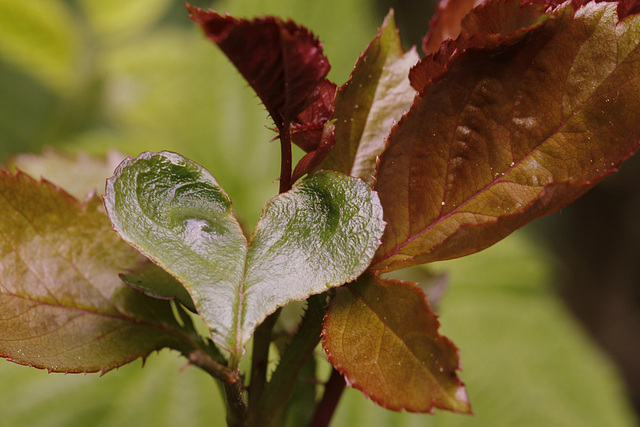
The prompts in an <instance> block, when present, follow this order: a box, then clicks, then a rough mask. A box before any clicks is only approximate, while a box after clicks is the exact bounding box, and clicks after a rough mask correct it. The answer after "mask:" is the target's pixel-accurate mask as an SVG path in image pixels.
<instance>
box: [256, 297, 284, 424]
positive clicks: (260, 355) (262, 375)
mask: <svg viewBox="0 0 640 427" xmlns="http://www.w3.org/2000/svg"><path fill="white" fill-rule="evenodd" d="M279 315H280V309H278V310H276V311H275V313H273V314H271V315H270V316H268V317H267V318H266V319H264V322H262V323H261V324H260V326H258V327H257V328H256V331H255V332H254V333H253V351H252V353H251V383H250V384H249V408H250V411H251V412H253V408H255V407H256V406H257V404H258V402H259V401H260V398H261V396H262V393H263V391H264V387H265V384H266V383H267V367H268V364H269V346H270V345H271V331H272V329H273V326H274V325H275V323H276V321H277V320H278V316H279Z"/></svg>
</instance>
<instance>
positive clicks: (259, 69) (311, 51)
mask: <svg viewBox="0 0 640 427" xmlns="http://www.w3.org/2000/svg"><path fill="white" fill-rule="evenodd" d="M187 8H188V9H189V13H190V16H191V19H193V20H194V22H195V23H197V24H198V25H200V26H201V27H202V29H203V30H204V32H205V34H206V35H207V37H209V38H210V39H211V40H212V41H213V42H214V43H216V44H217V45H218V46H219V47H220V49H222V51H223V52H224V53H225V55H227V57H228V58H229V59H230V60H231V62H232V63H233V64H234V65H235V66H236V68H237V69H238V71H240V73H241V74H242V76H243V77H244V78H245V79H246V80H247V81H248V82H249V84H250V85H251V87H252V88H253V90H255V92H256V93H257V94H258V96H259V97H260V99H261V100H262V103H263V104H264V105H265V107H266V108H267V111H269V114H270V115H271V116H272V117H273V119H274V121H275V122H276V125H277V126H278V127H280V126H283V125H286V126H289V122H291V121H292V120H293V119H294V118H295V117H296V116H297V115H298V114H299V113H301V112H302V111H303V110H304V109H305V108H306V107H307V106H308V105H309V104H311V102H313V101H314V99H312V98H311V95H312V94H313V92H314V89H315V88H316V87H317V86H318V84H320V82H322V81H323V80H324V78H325V77H326V75H327V73H328V72H329V68H330V65H329V61H328V60H327V58H326V57H325V56H324V55H323V53H322V45H321V43H320V42H319V41H318V40H317V39H316V38H315V37H314V35H313V34H312V33H311V32H310V31H308V30H307V29H306V28H304V27H302V26H299V25H297V24H295V23H294V22H293V21H286V22H283V21H281V20H280V19H278V18H274V17H267V18H261V19H254V20H252V21H247V20H242V19H235V18H233V17H231V16H229V15H225V16H222V15H219V14H217V13H216V12H213V11H208V12H205V11H203V10H202V9H199V8H197V7H193V6H187Z"/></svg>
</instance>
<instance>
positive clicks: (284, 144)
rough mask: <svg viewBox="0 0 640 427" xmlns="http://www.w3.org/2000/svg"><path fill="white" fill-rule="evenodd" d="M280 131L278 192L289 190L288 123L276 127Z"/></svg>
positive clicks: (289, 147)
mask: <svg viewBox="0 0 640 427" xmlns="http://www.w3.org/2000/svg"><path fill="white" fill-rule="evenodd" d="M278 130H279V131H280V193H284V192H285V191H289V190H291V170H292V165H291V163H292V160H291V131H290V128H289V123H286V124H284V125H282V126H280V127H278Z"/></svg>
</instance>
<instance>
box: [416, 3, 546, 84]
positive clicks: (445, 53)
mask: <svg viewBox="0 0 640 427" xmlns="http://www.w3.org/2000/svg"><path fill="white" fill-rule="evenodd" d="M460 1H462V0H460ZM462 6H463V5H460V7H462ZM457 12H459V11H456V13H457ZM548 18H549V15H547V14H545V13H543V7H542V6H540V5H530V4H529V5H525V6H520V3H519V1H518V0H492V1H488V2H486V3H482V4H480V6H478V7H476V8H475V9H473V10H472V11H471V12H470V13H469V14H468V15H466V16H465V18H464V20H463V21H462V22H461V23H460V26H459V31H460V35H459V37H458V38H457V39H455V40H446V41H445V42H444V43H442V44H441V45H439V46H440V47H439V48H436V50H435V51H434V52H433V53H431V52H429V53H431V54H430V55H428V56H426V57H425V58H424V59H423V60H422V61H420V63H418V64H417V65H416V66H415V67H414V68H413V69H412V70H411V73H410V75H409V79H410V80H411V85H412V86H413V87H414V88H415V89H416V90H417V91H419V92H421V91H422V90H423V89H424V88H425V86H426V85H427V84H428V83H429V82H430V81H431V80H433V79H435V78H437V77H438V76H440V75H441V74H442V73H443V72H444V71H445V69H446V67H447V66H448V64H449V62H450V61H451V58H452V57H453V56H454V55H456V54H460V53H462V52H464V51H465V50H467V49H493V48H496V47H498V46H507V45H510V44H515V43H517V42H518V41H520V40H522V39H523V38H524V37H525V36H526V35H527V33H529V32H530V31H532V30H534V29H535V28H538V27H539V26H540V25H542V24H543V23H544V22H545V21H546V20H547V19H548ZM430 34H431V32H430V33H429V34H428V35H427V38H426V39H425V44H426V43H435V42H430V41H429V40H428V38H429V35H430Z"/></svg>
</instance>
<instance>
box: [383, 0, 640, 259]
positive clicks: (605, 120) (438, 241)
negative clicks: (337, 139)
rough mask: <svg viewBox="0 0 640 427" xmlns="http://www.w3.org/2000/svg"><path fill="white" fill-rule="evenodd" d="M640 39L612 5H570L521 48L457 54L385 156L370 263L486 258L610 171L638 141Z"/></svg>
mask: <svg viewBox="0 0 640 427" xmlns="http://www.w3.org/2000/svg"><path fill="white" fill-rule="evenodd" d="M506 2H507V3H508V0H506ZM504 3H505V2H502V1H493V2H488V3H485V4H484V5H483V13H487V9H489V8H492V7H502V6H504ZM474 12H475V10H474V11H472V14H473V13H474ZM467 19H469V18H467ZM639 33H640V18H639V17H638V16H637V15H633V16H629V17H627V18H626V19H624V20H622V21H619V20H618V16H617V14H616V5H615V4H613V3H589V4H587V5H585V6H583V7H582V8H581V9H578V10H577V11H576V12H575V16H574V11H573V9H572V7H571V5H570V4H568V3H567V4H564V5H562V6H560V7H559V8H558V9H556V10H554V11H553V12H552V16H551V19H547V20H546V21H544V23H542V24H541V25H539V26H537V27H536V26H534V27H532V28H531V29H530V31H528V32H527V34H525V35H524V37H521V38H520V39H519V40H518V41H516V42H515V43H514V42H513V41H511V42H510V43H507V44H506V45H500V44H498V45H497V46H496V45H495V44H489V47H486V48H477V49H472V48H470V49H467V50H462V51H460V52H457V53H455V54H454V55H453V56H452V57H451V58H450V59H449V61H448V63H447V65H446V69H445V70H444V71H443V72H442V74H441V75H439V76H438V77H436V78H434V79H433V80H431V81H429V82H428V84H426V86H425V87H424V88H423V89H422V91H421V93H420V96H419V97H418V98H416V101H415V103H414V105H413V107H412V109H411V111H410V112H409V113H408V114H407V115H406V116H404V117H403V119H402V120H401V121H400V122H399V123H398V125H397V126H395V127H394V129H393V131H392V132H391V134H390V136H389V139H388V143H387V144H388V146H387V149H386V151H385V152H384V154H383V155H382V156H381V160H380V164H379V168H378V173H377V184H376V186H375V189H376V190H377V191H378V192H379V195H380V199H381V201H382V204H383V206H384V212H385V220H386V221H387V222H388V225H387V228H386V231H385V235H384V237H383V243H382V245H381V246H380V248H379V250H378V252H377V254H376V256H375V258H374V261H373V263H372V267H373V268H374V269H375V270H383V271H390V270H395V269H399V268H404V267H408V266H411V265H416V264H422V263H426V262H432V261H437V260H444V259H450V258H455V257H460V256H463V255H468V254H470V253H473V252H476V251H479V250H481V249H484V248H486V247H488V246H490V245H492V244H494V243H495V242H497V241H499V240H500V239H502V238H504V237H505V236H506V235H508V234H509V233H511V232H512V231H513V230H515V229H517V228H519V227H521V226H522V225H524V224H526V223H527V222H529V221H531V220H533V219H535V218H538V217H540V216H543V215H546V214H549V213H552V212H554V211H556V210H558V209H560V208H562V207H563V206H565V205H567V204H568V203H570V202H571V201H573V200H575V199H576V198H577V197H579V196H580V195H582V194H583V193H585V192H586V191H587V190H589V189H590V188H591V187H593V186H594V185H595V184H596V183H597V182H598V181H600V180H601V179H602V178H603V177H605V176H606V175H608V174H610V173H612V172H614V171H615V170H616V168H617V167H618V166H619V165H620V163H621V162H622V161H623V160H625V159H626V158H628V157H629V156H630V155H631V154H632V153H633V152H634V151H635V150H636V149H637V147H638V144H639V141H640V121H639V120H637V117H636V115H635V113H634V112H635V111H637V110H638V108H640V73H639V72H638V65H637V64H638V63H639V62H640V49H639V48H638V43H639V40H638V36H637V35H638V34H639ZM476 37H482V35H476ZM429 60H433V58H432V57H427V58H425V59H424V61H429Z"/></svg>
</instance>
